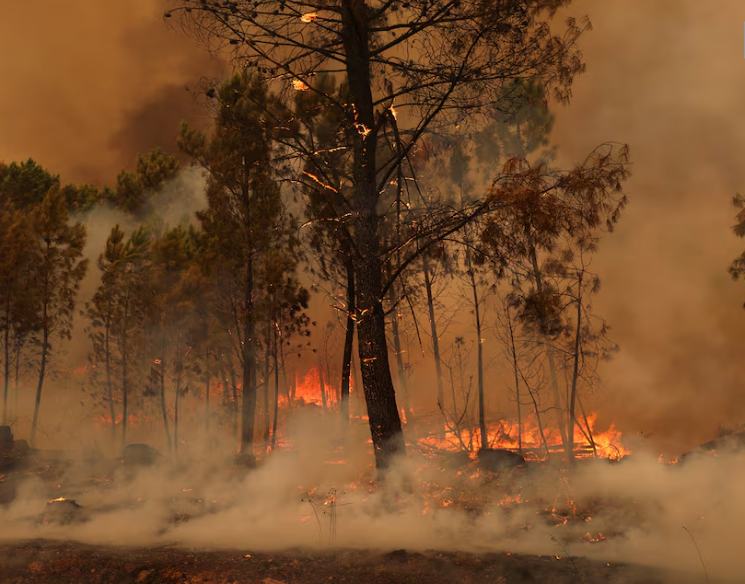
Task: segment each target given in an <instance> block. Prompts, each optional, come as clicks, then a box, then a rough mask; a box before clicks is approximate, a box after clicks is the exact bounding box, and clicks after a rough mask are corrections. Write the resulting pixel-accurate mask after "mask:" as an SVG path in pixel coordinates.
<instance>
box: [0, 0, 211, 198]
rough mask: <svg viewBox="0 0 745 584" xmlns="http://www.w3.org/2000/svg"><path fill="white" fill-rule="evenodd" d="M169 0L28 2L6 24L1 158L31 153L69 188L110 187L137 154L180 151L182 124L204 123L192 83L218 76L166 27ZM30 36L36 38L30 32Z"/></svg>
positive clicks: (8, 14)
mask: <svg viewBox="0 0 745 584" xmlns="http://www.w3.org/2000/svg"><path fill="white" fill-rule="evenodd" d="M164 6H165V0H135V1H131V2H130V1H125V0H114V1H113V2H106V3H101V2H96V1H95V0H73V1H72V2H64V3H55V2H52V3H46V4H45V5H44V7H43V9H39V7H38V6H32V5H30V4H28V3H24V2H15V3H10V4H7V5H6V6H4V7H3V18H2V20H0V50H2V54H4V55H6V56H7V58H5V59H2V62H0V79H2V80H3V87H4V90H3V91H2V92H0V128H2V131H1V132H0V160H5V161H6V162H9V161H12V160H25V159H26V158H28V157H32V158H34V159H35V160H37V161H38V162H39V163H41V164H42V165H43V166H45V167H47V168H49V169H50V170H51V171H52V172H54V173H60V174H61V175H62V178H63V181H65V182H86V181H87V182H94V183H109V184H110V183H111V182H112V181H113V178H114V176H115V175H116V174H117V173H118V172H119V171H120V170H121V169H122V168H129V167H131V166H132V165H133V164H134V158H135V156H136V154H138V153H144V152H147V151H149V150H150V149H151V148H153V147H155V146H162V147H166V148H170V149H171V150H175V136H176V134H177V133H178V130H179V127H178V125H179V122H180V121H181V120H182V119H185V118H188V119H190V120H191V121H196V122H197V125H199V124H200V123H201V122H204V121H205V120H204V119H203V115H202V114H201V111H202V110H201V109H200V107H199V106H198V105H197V104H196V103H195V101H194V99H193V96H192V95H191V94H190V93H189V92H188V91H187V90H186V87H193V86H194V85H195V84H196V82H197V81H198V80H199V79H200V78H201V77H203V76H207V77H210V76H220V75H222V74H223V72H224V67H225V66H224V63H221V62H220V61H218V60H216V59H212V58H211V57H209V56H208V55H207V53H205V51H204V50H203V49H202V48H200V47H198V46H197V44H196V43H195V42H194V41H193V40H191V39H189V38H188V37H186V35H184V34H182V33H181V31H178V30H170V29H168V28H167V27H166V26H165V25H164V23H163V21H162V14H163V9H164ZM30 31H33V32H30Z"/></svg>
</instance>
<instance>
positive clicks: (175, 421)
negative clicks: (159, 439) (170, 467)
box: [173, 363, 181, 455]
mask: <svg viewBox="0 0 745 584" xmlns="http://www.w3.org/2000/svg"><path fill="white" fill-rule="evenodd" d="M177 367H178V373H177V374H176V399H175V400H174V402H173V452H174V454H176V455H178V406H179V398H180V397H181V363H179V364H178V365H177Z"/></svg>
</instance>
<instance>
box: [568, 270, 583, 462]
mask: <svg viewBox="0 0 745 584" xmlns="http://www.w3.org/2000/svg"><path fill="white" fill-rule="evenodd" d="M581 331H582V272H580V274H579V278H578V279H577V330H576V332H575V336H574V370H573V371H572V393H571V395H570V397H569V416H568V419H567V434H568V436H569V440H568V441H567V447H566V449H565V451H564V454H566V456H567V458H568V459H569V460H573V459H574V426H575V424H576V423H577V419H576V416H575V411H574V406H575V403H576V401H577V378H578V377H579V345H580V333H581Z"/></svg>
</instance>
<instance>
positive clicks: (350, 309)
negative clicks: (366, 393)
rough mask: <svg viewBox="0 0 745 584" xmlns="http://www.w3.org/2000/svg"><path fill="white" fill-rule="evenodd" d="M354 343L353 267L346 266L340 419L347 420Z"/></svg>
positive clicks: (345, 421)
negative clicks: (344, 331)
mask: <svg viewBox="0 0 745 584" xmlns="http://www.w3.org/2000/svg"><path fill="white" fill-rule="evenodd" d="M353 345H354V268H353V267H352V266H350V265H348V266H347V330H346V333H345V335H344V354H343V356H342V364H341V419H342V422H343V423H344V424H345V427H346V424H347V422H349V377H350V374H351V370H352V347H353Z"/></svg>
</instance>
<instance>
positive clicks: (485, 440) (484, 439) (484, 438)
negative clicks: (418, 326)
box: [466, 249, 489, 448]
mask: <svg viewBox="0 0 745 584" xmlns="http://www.w3.org/2000/svg"><path fill="white" fill-rule="evenodd" d="M466 269H467V270H468V276H469V279H470V283H471V292H472V293H473V311H474V314H475V316H476V340H477V342H478V348H477V359H478V365H477V366H478V371H477V373H478V391H479V433H480V434H481V448H489V436H488V435H487V432H486V416H485V412H484V409H485V408H484V343H483V340H482V338H481V306H480V304H479V290H478V286H477V285H476V275H475V273H474V271H473V263H472V262H471V253H470V252H469V251H468V249H466Z"/></svg>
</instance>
